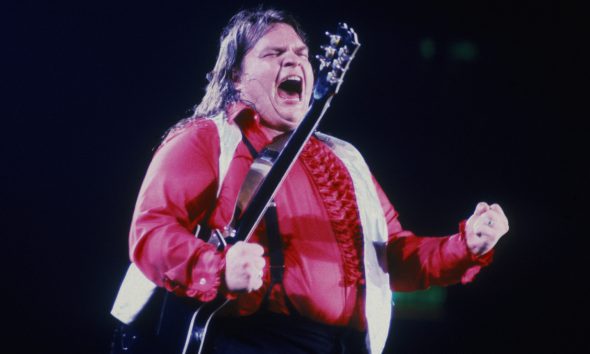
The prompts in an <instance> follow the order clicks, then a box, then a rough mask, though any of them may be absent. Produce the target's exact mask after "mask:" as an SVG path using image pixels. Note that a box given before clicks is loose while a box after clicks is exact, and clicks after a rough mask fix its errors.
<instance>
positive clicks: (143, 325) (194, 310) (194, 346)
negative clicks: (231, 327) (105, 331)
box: [110, 288, 226, 354]
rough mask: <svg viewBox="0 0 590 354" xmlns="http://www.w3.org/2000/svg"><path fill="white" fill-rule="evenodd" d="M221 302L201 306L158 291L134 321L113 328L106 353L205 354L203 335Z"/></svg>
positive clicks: (222, 303) (164, 291) (215, 301)
mask: <svg viewBox="0 0 590 354" xmlns="http://www.w3.org/2000/svg"><path fill="white" fill-rule="evenodd" d="M225 302H226V300H225V299H223V298H217V299H215V300H213V301H211V302H208V303H201V302H198V301H195V300H194V299H188V298H183V297H179V296H176V295H174V294H172V293H170V292H168V291H166V290H164V289H162V288H158V289H157V290H156V292H155V293H154V295H153V296H152V298H151V299H150V301H149V302H148V304H147V305H146V307H145V308H144V309H143V310H142V312H141V314H140V315H139V316H138V317H137V318H136V319H135V321H133V322H132V323H131V324H129V325H127V324H123V323H118V324H117V326H116V329H115V332H114V334H113V339H112V342H111V350H110V353H111V354H180V353H191V354H197V353H201V354H204V353H209V352H211V350H210V349H208V348H207V347H206V345H208V344H209V342H208V341H207V342H205V341H204V339H205V335H207V338H209V336H208V335H209V333H210V331H211V330H212V328H213V323H212V321H211V320H212V319H213V315H214V313H215V312H216V311H217V310H219V309H220V308H222V307H223V305H224V303H225Z"/></svg>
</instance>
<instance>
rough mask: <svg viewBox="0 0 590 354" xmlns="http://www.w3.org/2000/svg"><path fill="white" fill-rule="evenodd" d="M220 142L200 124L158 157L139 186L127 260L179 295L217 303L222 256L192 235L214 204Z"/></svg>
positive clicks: (210, 125) (169, 141)
mask: <svg viewBox="0 0 590 354" xmlns="http://www.w3.org/2000/svg"><path fill="white" fill-rule="evenodd" d="M218 156H219V136H218V133H217V129H216V127H215V125H214V123H212V122H210V121H206V120H199V121H196V122H194V123H191V124H190V125H189V126H188V127H185V128H183V129H182V130H180V131H178V132H176V133H173V134H171V135H170V136H169V137H168V138H166V140H165V141H164V142H163V143H162V145H161V146H160V147H159V149H158V150H157V151H156V153H155V155H154V157H153V159H152V162H151V164H150V166H149V168H148V171H147V173H146V176H145V179H144V181H143V184H142V186H141V190H140V192H139V196H138V199H137V203H136V206H135V211H134V214H133V220H132V224H131V230H130V234H129V246H130V256H131V259H132V261H133V262H134V263H135V264H136V265H137V266H138V267H139V269H141V270H142V271H143V273H144V274H145V275H146V276H147V277H148V278H149V279H151V280H152V281H153V282H155V283H156V284H157V285H159V286H163V287H165V288H166V289H168V290H169V291H172V292H174V293H175V294H177V295H181V296H189V297H194V298H196V299H198V300H200V301H210V300H212V299H213V298H215V296H216V294H217V290H218V288H219V284H220V278H221V274H222V272H223V268H224V258H223V255H222V254H220V253H219V252H217V251H216V250H215V247H214V246H212V245H210V244H207V243H206V242H204V241H203V240H200V239H198V238H197V237H195V235H194V234H193V230H194V229H195V228H196V226H197V225H198V224H199V223H200V222H201V221H203V219H204V217H205V216H206V215H207V212H208V210H209V209H210V208H211V207H212V206H213V203H214V202H215V199H216V191H217V179H218V178H217V176H218V166H217V165H218V164H217V157H218Z"/></svg>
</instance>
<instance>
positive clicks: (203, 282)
mask: <svg viewBox="0 0 590 354" xmlns="http://www.w3.org/2000/svg"><path fill="white" fill-rule="evenodd" d="M205 284H207V279H205V278H201V279H199V285H205Z"/></svg>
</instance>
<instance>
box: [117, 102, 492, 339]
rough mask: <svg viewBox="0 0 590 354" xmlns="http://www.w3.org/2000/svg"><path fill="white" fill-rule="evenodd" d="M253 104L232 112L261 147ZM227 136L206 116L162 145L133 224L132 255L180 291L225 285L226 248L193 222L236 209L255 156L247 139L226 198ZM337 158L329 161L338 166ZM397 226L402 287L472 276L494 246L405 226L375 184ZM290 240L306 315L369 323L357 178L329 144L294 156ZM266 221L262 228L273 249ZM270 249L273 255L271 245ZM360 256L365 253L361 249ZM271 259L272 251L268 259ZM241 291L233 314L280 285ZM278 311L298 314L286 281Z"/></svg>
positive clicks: (394, 256) (286, 191)
mask: <svg viewBox="0 0 590 354" xmlns="http://www.w3.org/2000/svg"><path fill="white" fill-rule="evenodd" d="M244 108H245V107H244V106H243V105H237V106H234V107H233V110H230V112H228V117H229V120H230V122H232V121H234V120H235V121H236V122H239V125H240V126H241V129H242V131H243V132H244V133H245V134H246V137H247V138H248V140H249V141H250V142H251V143H252V144H253V145H254V147H255V148H256V149H257V150H258V151H260V150H261V149H262V148H263V147H264V146H265V145H267V144H268V143H269V142H270V140H269V138H268V137H267V135H266V134H265V132H264V130H263V129H262V128H261V127H260V125H259V123H258V117H257V115H256V114H255V112H253V111H252V110H250V109H244ZM219 154H220V148H219V135H218V132H217V129H216V126H215V124H214V123H213V122H212V121H210V120H207V119H198V120H195V121H194V122H191V123H189V124H188V125H187V126H185V127H183V128H182V129H179V130H177V131H175V132H172V133H171V134H170V135H169V136H168V137H167V138H166V140H165V141H164V142H163V144H162V145H161V146H160V148H159V149H158V151H156V153H155V155H154V158H153V160H152V162H151V164H150V167H149V169H148V172H147V174H146V177H145V179H144V182H143V185H142V187H141V190H140V193H139V197H138V200H137V204H136V208H135V212H134V216H133V221H132V225H131V231H130V239H129V242H130V248H131V257H132V260H133V261H134V262H135V263H136V265H137V266H138V267H139V268H140V269H141V270H142V271H143V272H144V273H145V274H146V276H147V277H148V278H150V279H151V280H152V281H154V282H155V283H156V284H157V285H159V286H164V287H166V288H167V289H168V290H170V291H173V292H175V293H176V294H178V295H182V296H189V297H194V298H196V299H198V300H200V301H209V300H211V299H213V298H214V297H215V296H216V295H217V292H218V291H219V290H220V285H221V284H222V283H223V267H224V260H223V254H221V253H219V252H216V251H215V249H214V247H213V246H211V245H208V244H206V243H205V242H203V241H202V240H200V239H198V238H196V237H195V236H194V235H193V233H192V230H194V229H195V228H196V226H197V225H198V224H199V223H203V222H205V221H204V218H205V217H206V215H207V213H208V212H209V211H210V210H213V211H212V213H211V216H210V218H209V220H208V221H207V223H208V225H209V226H210V227H211V228H223V227H224V226H226V225H228V223H229V221H230V219H231V216H232V214H233V208H234V205H235V200H236V198H237V194H238V192H239V188H240V186H241V184H242V182H243V180H244V178H245V176H246V173H247V172H248V169H249V166H250V164H251V163H252V157H251V155H250V153H249V151H248V150H247V148H246V146H245V145H244V144H243V143H242V142H240V143H239V144H238V147H237V150H236V153H235V155H234V157H233V160H232V161H231V163H230V166H229V169H228V172H227V175H226V177H225V179H224V183H223V185H222V187H221V190H220V194H219V197H218V198H216V192H217V187H218V186H217V183H218V173H219V171H218V158H219ZM328 161H329V164H328ZM375 184H376V187H377V192H378V195H379V199H380V201H381V205H382V208H383V210H384V213H385V218H386V221H387V225H388V232H389V243H388V246H387V248H388V249H387V251H388V268H389V273H390V277H391V286H392V289H394V290H403V291H410V290H417V289H424V288H427V287H429V286H431V285H448V284H452V283H457V282H460V281H461V282H463V283H465V282H468V281H471V280H472V279H473V277H474V276H475V274H477V272H478V271H479V269H480V268H481V266H483V265H486V264H488V263H489V262H490V261H491V257H492V252H490V253H488V254H486V255H485V256H483V257H479V258H477V257H474V256H473V255H472V254H471V253H470V252H469V250H468V249H467V246H466V243H465V236H464V234H463V232H459V233H458V234H456V235H452V236H448V237H417V236H415V235H413V234H412V233H411V232H409V231H405V230H403V229H402V227H401V225H400V223H399V221H398V214H397V212H396V211H395V210H394V208H393V206H392V205H391V203H390V202H389V200H388V199H387V197H386V196H385V194H384V192H383V190H382V189H381V188H380V186H379V185H378V184H377V183H376V182H375ZM275 202H276V204H277V213H278V219H279V228H280V234H281V237H282V239H283V246H284V250H283V253H284V257H285V272H284V280H283V284H284V287H285V290H286V292H287V296H288V297H289V300H290V301H291V303H292V304H293V305H294V307H295V308H296V309H297V311H298V312H299V313H300V314H302V315H303V316H305V317H308V318H311V319H313V320H316V321H319V322H323V323H329V324H333V325H348V326H352V327H355V328H359V329H363V328H364V326H365V320H364V313H363V312H364V310H363V308H364V295H363V294H364V293H363V269H362V252H361V250H362V242H361V237H362V229H361V226H360V222H359V221H358V213H357V212H356V201H355V199H354V191H353V188H352V184H351V180H350V176H349V175H348V172H347V171H346V169H345V168H344V166H343V164H342V163H341V162H340V161H339V160H338V158H337V157H335V155H334V154H333V153H331V152H330V150H329V148H328V147H327V146H324V145H323V143H322V142H320V141H319V140H312V141H310V142H309V143H308V145H307V146H306V147H305V149H304V151H303V153H302V154H301V156H300V158H299V159H298V160H297V161H296V162H295V163H294V165H293V167H292V169H291V171H290V172H289V175H288V176H287V178H286V179H285V180H284V182H283V184H282V185H281V187H280V189H279V190H278V192H277V195H276V197H275ZM262 229H263V226H262V227H259V228H258V230H257V232H256V233H255V234H254V235H253V236H252V238H251V240H250V241H251V242H257V243H260V244H261V245H262V246H263V247H265V250H266V244H267V242H266V236H265V234H264V232H262V231H263V230H262ZM265 254H267V253H265ZM359 255H360V256H359ZM268 264H269V261H268V259H267V267H268ZM264 280H265V281H264V285H263V287H262V288H261V289H259V290H258V291H254V292H252V293H241V294H237V295H236V296H235V297H237V298H236V299H235V301H232V302H231V305H230V307H229V309H228V310H227V311H226V312H230V313H232V312H233V313H234V314H241V315H245V314H251V313H253V312H255V311H256V310H257V309H258V308H259V306H260V302H261V300H262V298H263V296H264V294H265V293H266V292H267V287H268V284H269V283H270V275H269V271H268V269H266V271H265V279H264ZM270 300H271V301H270V303H269V308H270V309H271V311H275V312H280V313H288V310H287V307H286V306H285V304H284V294H282V290H281V289H280V287H275V288H274V289H273V291H272V292H271V296H270Z"/></svg>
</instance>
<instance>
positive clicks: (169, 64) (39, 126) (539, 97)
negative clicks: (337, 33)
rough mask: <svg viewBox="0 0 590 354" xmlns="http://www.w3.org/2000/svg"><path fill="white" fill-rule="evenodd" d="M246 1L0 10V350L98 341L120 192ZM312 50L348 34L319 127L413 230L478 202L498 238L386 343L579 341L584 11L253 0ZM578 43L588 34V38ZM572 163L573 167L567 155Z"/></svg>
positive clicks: (101, 348)
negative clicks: (490, 253) (479, 264)
mask: <svg viewBox="0 0 590 354" xmlns="http://www.w3.org/2000/svg"><path fill="white" fill-rule="evenodd" d="M257 3H258V2H250V1H235V2H229V1H228V2H222V1H219V2H215V3H214V2H199V1H183V2H180V1H178V2H172V1H170V2H164V1H161V2H156V1H154V2H152V1H127V2H123V1H121V2H110V1H100V2H98V1H80V2H51V3H50V2H43V1H26V0H25V1H20V2H18V3H12V2H8V3H6V2H5V3H4V4H3V5H2V8H3V10H2V15H1V16H2V18H3V20H2V21H1V24H0V26H2V28H1V29H2V37H3V40H2V52H3V54H2V62H3V65H2V69H3V70H2V71H3V79H2V81H3V86H4V88H5V89H6V90H5V94H3V95H2V96H3V101H5V102H4V103H3V104H2V118H3V119H2V121H3V122H2V132H3V134H2V135H3V139H2V141H1V144H2V146H3V154H2V161H3V162H2V166H3V168H2V175H1V176H2V182H3V183H2V184H3V188H2V190H3V191H2V194H3V196H2V201H3V203H2V207H3V212H2V215H3V218H2V223H3V224H2V230H3V231H2V234H3V235H2V239H3V240H4V242H3V243H4V247H3V249H4V252H3V253H4V256H3V257H2V264H3V272H4V275H5V276H4V279H5V281H4V282H2V283H3V285H2V288H3V291H2V293H3V295H2V297H3V299H5V300H4V301H3V304H4V308H5V310H4V311H3V313H4V314H5V316H3V318H4V319H5V321H4V322H5V323H4V324H5V326H4V328H5V329H4V330H3V331H2V335H3V336H5V337H6V340H5V341H3V345H4V346H6V347H12V348H14V349H12V350H10V351H6V352H23V353H46V352H47V353H49V352H55V353H105V352H106V351H107V350H108V345H109V343H108V341H109V337H110V331H111V326H112V324H113V321H112V319H111V318H110V317H109V315H108V313H109V311H110V306H111V304H112V301H113V298H114V295H115V292H116V288H117V286H118V284H119V281H120V279H121V277H122V275H123V271H124V268H125V267H126V265H127V262H128V260H127V230H128V225H129V221H130V218H131V212H132V208H133V204H134V199H135V196H136V193H137V191H138V188H139V185H140V183H141V179H142V177H143V174H144V172H145V169H146V167H147V165H148V163H149V160H150V157H151V154H152V148H153V147H154V146H156V145H157V144H158V141H159V138H160V136H161V134H162V133H163V132H164V131H165V129H167V128H168V127H169V126H170V125H172V124H173V123H174V122H175V121H177V120H178V119H180V118H182V117H184V116H186V115H187V114H189V112H190V109H191V107H192V106H193V105H194V104H195V103H197V102H198V101H199V100H200V98H201V96H202V93H203V87H204V85H205V78H204V76H205V73H206V72H207V71H208V70H210V68H211V67H212V65H213V63H214V60H215V53H216V51H217V47H218V35H219V32H220V30H221V28H222V26H223V25H224V24H225V23H226V22H227V20H228V19H229V17H230V16H231V15H232V14H233V13H234V12H235V11H237V10H238V9H240V8H243V7H250V6H252V5H255V4H257ZM266 4H268V5H274V6H277V7H280V8H284V9H287V10H291V11H293V12H294V13H295V14H296V15H297V16H298V17H299V18H300V20H301V22H302V23H303V25H304V28H305V29H306V30H307V32H308V34H309V36H310V41H311V48H312V49H313V50H315V48H317V46H318V45H319V44H320V42H321V40H322V38H321V33H323V31H325V30H327V29H330V28H332V27H333V26H334V25H335V23H336V22H338V21H347V22H348V23H350V24H351V25H352V26H353V27H354V28H355V29H356V30H357V32H358V33H359V36H360V39H361V42H362V44H363V46H362V48H361V50H360V51H359V53H358V57H357V59H356V60H355V62H354V63H353V66H352V69H351V70H350V72H349V74H348V76H347V78H346V82H345V84H344V85H343V87H342V90H341V93H340V94H339V95H338V96H337V97H336V99H335V100H334V102H333V105H332V108H331V109H330V111H329V113H328V116H327V117H326V118H325V120H324V122H323V123H322V126H321V130H323V131H325V132H327V133H331V134H334V135H336V136H339V137H341V138H343V139H346V140H349V141H351V142H352V143H354V144H355V145H356V146H357V147H358V148H359V149H360V150H361V151H362V152H363V154H364V156H365V157H366V159H367V161H368V163H369V165H370V166H371V167H372V169H373V173H374V174H375V176H376V177H377V179H378V180H379V181H380V183H381V184H382V186H383V188H384V189H385V191H386V192H387V193H388V195H389V196H390V199H391V200H392V202H393V203H394V205H395V206H396V207H397V209H398V210H399V211H400V220H401V222H402V224H403V225H404V226H405V227H406V228H408V229H411V230H413V231H415V232H416V233H417V234H420V235H443V234H449V233H452V232H455V231H456V228H457V223H458V221H459V220H461V219H463V218H466V217H468V216H469V215H470V213H471V212H472V209H473V208H474V207H475V204H476V203H477V202H478V201H480V200H485V201H488V202H499V203H501V205H502V206H503V207H504V209H505V211H506V213H507V214H508V216H509V218H510V224H511V230H510V233H509V234H508V235H507V236H506V237H505V239H502V240H501V242H500V244H499V245H498V249H497V253H496V257H495V262H494V263H493V265H492V266H490V267H489V268H487V269H485V270H484V271H483V272H482V273H481V274H480V276H479V277H478V279H477V281H476V282H474V283H472V284H470V285H467V286H452V287H450V288H448V289H447V299H446V302H445V305H444V306H445V308H444V316H443V317H442V318H440V319H438V320H436V321H432V320H412V319H409V318H405V319H404V318H398V319H396V320H394V322H393V326H392V332H391V343H390V344H389V346H388V352H391V353H475V352H489V353H496V352H579V351H582V350H581V349H582V348H583V347H585V348H586V349H587V347H588V344H586V343H585V342H583V341H582V332H583V330H582V328H583V325H580V326H576V325H574V324H573V323H574V322H573V321H574V320H576V319H582V320H584V318H585V316H584V310H585V309H586V306H587V305H586V303H585V302H584V296H583V295H582V294H583V291H582V289H583V286H584V283H585V278H584V277H582V276H580V274H579V272H578V270H581V269H583V268H582V264H583V263H584V249H583V247H582V246H583V244H582V241H581V240H582V239H583V238H584V236H585V234H584V233H583V232H582V229H581V227H578V226H577V225H581V222H579V219H581V218H582V217H583V214H585V211H584V209H583V208H581V207H580V205H582V204H583V201H584V194H583V193H582V190H581V189H580V188H579V187H581V186H582V183H583V182H585V180H586V177H587V172H586V170H585V169H584V165H585V163H586V161H585V160H584V159H583V158H582V154H580V152H581V151H582V146H583V145H584V144H583V138H582V135H583V132H584V129H583V128H582V125H581V124H580V123H581V122H583V120H585V119H587V116H584V114H583V113H582V111H578V110H576V109H574V103H575V102H578V100H581V99H583V97H582V91H574V90H571V88H572V87H573V86H574V85H575V83H576V82H577V81H580V83H581V82H582V80H581V71H578V70H577V64H581V63H582V62H583V61H582V59H581V57H580V55H581V51H582V50H583V48H584V43H585V42H584V41H583V40H582V38H578V36H577V34H579V33H580V32H581V29H582V21H581V19H582V12H576V11H573V9H567V8H565V7H564V5H558V2H557V1H555V2H551V1H546V0H540V1H522V2H518V3H516V2H511V1H499V2H498V1H479V2H473V1H451V2H436V1H432V2H431V1H413V2H394V3H391V4H389V5H387V6H386V5H384V4H381V3H379V2H374V1H357V2H351V3H349V4H344V2H340V1H326V2H320V1H313V2H310V1H291V2H283V3H281V2H276V1H274V2H267V3H266ZM586 42H587V41H586ZM578 166H581V167H578Z"/></svg>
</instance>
